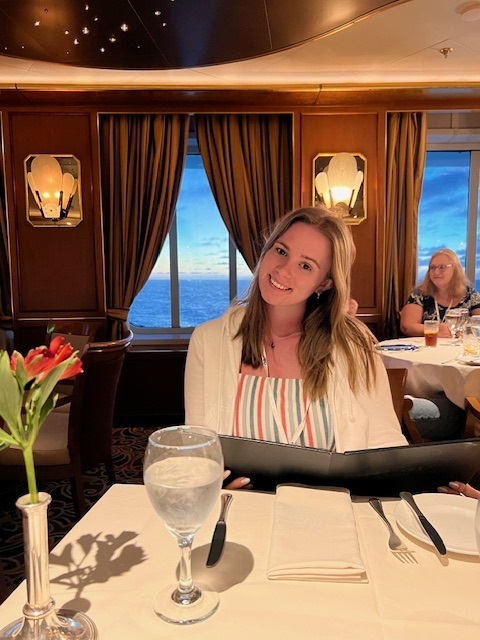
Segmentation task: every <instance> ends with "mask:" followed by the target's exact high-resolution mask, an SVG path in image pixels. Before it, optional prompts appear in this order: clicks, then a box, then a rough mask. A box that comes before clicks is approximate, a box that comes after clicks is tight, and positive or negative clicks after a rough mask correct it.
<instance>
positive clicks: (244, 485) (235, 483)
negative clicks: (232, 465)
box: [223, 469, 252, 489]
mask: <svg viewBox="0 0 480 640" xmlns="http://www.w3.org/2000/svg"><path fill="white" fill-rule="evenodd" d="M231 473H232V472H231V471H230V469H225V471H224V473H223V480H224V481H225V480H226V479H227V478H228V476H229V475H230V474H231ZM223 488H224V489H251V488H252V485H251V484H250V478H246V477H245V476H240V477H239V478H235V480H232V482H230V483H229V484H227V485H226V486H225V487H223Z"/></svg>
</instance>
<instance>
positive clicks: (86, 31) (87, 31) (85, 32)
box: [82, 27, 90, 36]
mask: <svg viewBox="0 0 480 640" xmlns="http://www.w3.org/2000/svg"><path fill="white" fill-rule="evenodd" d="M82 33H83V34H84V35H86V36H88V34H89V33H90V29H89V28H88V27H83V29H82Z"/></svg>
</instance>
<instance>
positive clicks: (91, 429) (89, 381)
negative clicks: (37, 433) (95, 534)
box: [69, 331, 133, 475]
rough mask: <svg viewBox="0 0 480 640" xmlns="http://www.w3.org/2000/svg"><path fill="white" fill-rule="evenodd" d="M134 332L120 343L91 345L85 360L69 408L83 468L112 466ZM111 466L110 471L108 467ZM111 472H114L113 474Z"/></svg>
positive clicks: (72, 443)
mask: <svg viewBox="0 0 480 640" xmlns="http://www.w3.org/2000/svg"><path fill="white" fill-rule="evenodd" d="M132 338H133V333H132V332H131V331H130V332H129V334H128V336H126V337H125V338H123V339H121V340H113V341H111V342H91V343H89V345H88V348H87V350H86V351H85V353H84V355H83V358H82V366H83V370H84V373H83V374H80V375H79V376H77V379H76V381H75V389H74V393H73V397H72V404H71V408H70V420H71V421H72V424H71V425H70V430H69V431H70V437H71V438H72V442H71V446H72V447H77V449H76V450H77V451H78V450H80V458H81V463H82V468H83V469H84V470H85V469H88V468H90V467H92V466H93V465H96V464H99V463H105V464H106V465H107V471H109V475H113V465H112V463H111V451H112V437H113V416H114V409H115V398H116V393H117V387H118V381H119V379H120V373H121V371H122V366H123V361H124V359H125V353H126V351H127V349H128V347H129V346H130V343H131V340H132ZM109 467H110V468H109ZM110 472H111V473H110Z"/></svg>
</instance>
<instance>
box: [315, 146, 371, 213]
mask: <svg viewBox="0 0 480 640" xmlns="http://www.w3.org/2000/svg"><path fill="white" fill-rule="evenodd" d="M362 182H363V171H359V170H358V166H357V160H356V159H355V156H353V155H352V154H351V153H337V154H336V155H334V156H333V157H332V159H331V160H330V162H329V163H328V165H327V167H326V168H325V170H324V171H321V172H320V173H318V174H317V175H316V176H315V188H316V190H317V193H318V195H319V196H321V197H322V198H323V201H324V203H325V206H327V207H328V208H329V209H334V210H338V211H342V210H343V211H345V210H346V211H347V213H348V212H350V211H351V210H352V208H353V206H354V205H355V202H356V200H357V196H358V192H359V190H360V187H361V186H362Z"/></svg>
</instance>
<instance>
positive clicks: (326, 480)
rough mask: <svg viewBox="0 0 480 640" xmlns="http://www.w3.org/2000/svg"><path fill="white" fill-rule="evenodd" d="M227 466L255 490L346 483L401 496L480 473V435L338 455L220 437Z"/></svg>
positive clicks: (362, 492)
mask: <svg viewBox="0 0 480 640" xmlns="http://www.w3.org/2000/svg"><path fill="white" fill-rule="evenodd" d="M220 441H221V443H222V449H223V455H224V458H225V468H226V469H231V471H232V475H231V476H230V478H228V480H227V482H230V481H231V479H233V478H235V477H237V476H248V477H249V478H251V480H252V485H253V488H254V489H256V490H259V491H274V490H275V487H276V486H277V484H282V483H300V484H308V485H312V486H338V487H346V488H347V489H349V490H350V492H351V493H352V494H353V495H358V496H366V495H377V496H397V495H398V494H399V492H400V491H411V492H412V493H422V492H432V491H436V490H437V487H438V486H440V485H445V484H448V482H449V481H450V480H459V481H460V482H468V480H469V479H470V478H471V477H472V476H473V475H474V474H475V473H480V438H470V439H465V440H450V441H444V442H429V443H425V444H411V445H406V446H402V447H387V448H385V449H364V450H361V451H348V452H346V453H334V452H331V451H325V450H324V449H313V448H305V447H299V446H297V445H289V444H280V443H276V442H267V441H264V440H253V439H250V438H239V437H236V436H225V435H220Z"/></svg>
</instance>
